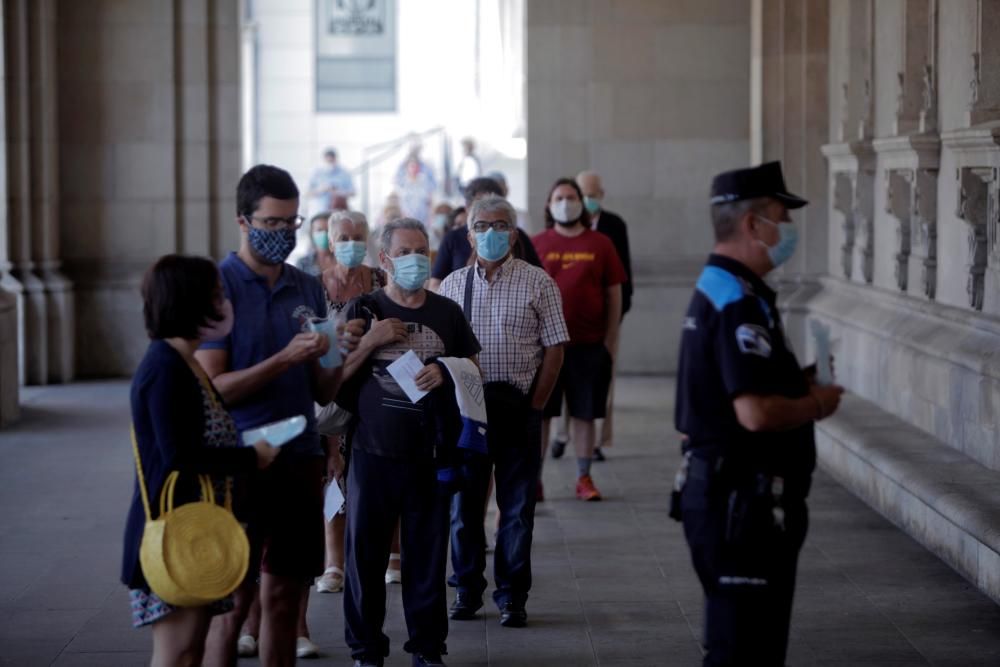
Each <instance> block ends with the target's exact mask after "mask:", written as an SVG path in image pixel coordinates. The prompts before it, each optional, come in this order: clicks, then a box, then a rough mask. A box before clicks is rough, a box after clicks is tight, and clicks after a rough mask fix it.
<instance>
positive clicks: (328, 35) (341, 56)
mask: <svg viewBox="0 0 1000 667" xmlns="http://www.w3.org/2000/svg"><path fill="white" fill-rule="evenodd" d="M395 110H396V0H316V111H320V112H322V111H327V112H371V111H395Z"/></svg>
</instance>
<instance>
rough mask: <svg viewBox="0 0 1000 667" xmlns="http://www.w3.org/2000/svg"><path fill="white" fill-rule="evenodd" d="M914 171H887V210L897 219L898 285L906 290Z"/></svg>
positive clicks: (896, 254)
mask: <svg viewBox="0 0 1000 667" xmlns="http://www.w3.org/2000/svg"><path fill="white" fill-rule="evenodd" d="M912 182H913V171H912V170H909V169H889V170H887V171H886V172H885V179H884V183H885V189H886V191H885V212H886V213H888V214H889V215H890V216H892V217H893V218H894V219H895V220H896V253H895V267H894V268H895V270H894V274H895V276H896V286H897V287H899V289H900V290H901V291H903V292H905V291H906V287H907V282H908V280H909V263H910V237H911V234H910V210H911V208H912V203H913V201H912V196H911V192H912V188H911V183H912Z"/></svg>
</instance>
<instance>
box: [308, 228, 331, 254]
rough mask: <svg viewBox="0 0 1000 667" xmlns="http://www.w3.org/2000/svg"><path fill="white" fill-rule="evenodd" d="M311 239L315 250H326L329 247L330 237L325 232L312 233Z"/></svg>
mask: <svg viewBox="0 0 1000 667" xmlns="http://www.w3.org/2000/svg"><path fill="white" fill-rule="evenodd" d="M312 237H313V243H315V244H316V249H317V250H326V249H328V248H329V247H330V235H329V234H328V233H327V232H313V233H312Z"/></svg>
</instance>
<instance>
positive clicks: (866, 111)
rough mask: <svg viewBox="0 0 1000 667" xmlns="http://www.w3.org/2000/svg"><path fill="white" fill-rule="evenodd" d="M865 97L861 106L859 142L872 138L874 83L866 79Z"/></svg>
mask: <svg viewBox="0 0 1000 667" xmlns="http://www.w3.org/2000/svg"><path fill="white" fill-rule="evenodd" d="M864 90H865V96H864V102H863V104H862V106H861V118H860V119H859V120H858V140H859V141H865V140H867V139H871V137H872V82H871V79H865V89H864Z"/></svg>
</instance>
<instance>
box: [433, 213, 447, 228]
mask: <svg viewBox="0 0 1000 667" xmlns="http://www.w3.org/2000/svg"><path fill="white" fill-rule="evenodd" d="M431 224H433V225H434V229H440V230H441V231H444V230H445V229H447V227H448V214H447V213H438V214H437V215H435V216H434V222H433V223H431Z"/></svg>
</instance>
